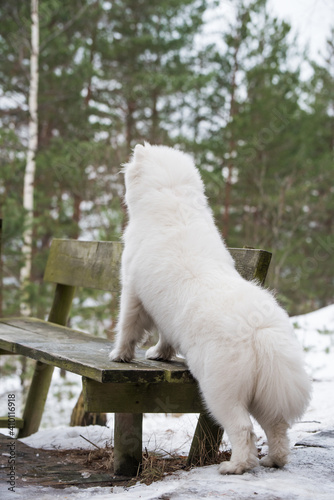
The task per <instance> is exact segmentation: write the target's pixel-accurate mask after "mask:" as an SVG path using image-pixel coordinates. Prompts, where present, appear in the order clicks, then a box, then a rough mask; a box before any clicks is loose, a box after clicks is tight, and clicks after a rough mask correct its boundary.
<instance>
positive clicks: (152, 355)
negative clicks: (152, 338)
mask: <svg viewBox="0 0 334 500" xmlns="http://www.w3.org/2000/svg"><path fill="white" fill-rule="evenodd" d="M171 357H172V352H170V350H167V349H166V350H165V351H162V350H161V349H159V347H158V346H157V345H155V346H153V347H150V348H149V349H147V351H146V353H145V358H146V359H154V360H156V361H169V360H170V359H171Z"/></svg>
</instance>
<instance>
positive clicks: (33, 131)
mask: <svg viewBox="0 0 334 500" xmlns="http://www.w3.org/2000/svg"><path fill="white" fill-rule="evenodd" d="M38 57H39V18H38V0H31V55H30V88H29V138H28V153H27V164H26V169H25V174H24V187H23V208H24V209H25V211H26V216H25V228H24V232H23V247H22V254H23V258H24V265H23V267H22V269H21V272H20V282H21V287H22V290H23V300H22V302H21V313H22V314H23V315H27V316H28V315H29V314H30V313H31V309H30V305H29V299H28V296H27V294H26V286H27V284H28V283H29V279H30V276H31V263H32V241H33V238H32V223H33V209H34V182H35V171H36V152H37V146H38Z"/></svg>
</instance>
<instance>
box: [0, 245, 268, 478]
mask: <svg viewBox="0 0 334 500" xmlns="http://www.w3.org/2000/svg"><path fill="white" fill-rule="evenodd" d="M230 252H231V254H232V255H233V257H234V259H235V261H236V266H237V268H238V270H239V272H240V273H241V274H242V275H243V276H244V277H245V278H246V279H249V280H250V279H257V280H259V281H260V282H261V283H262V284H263V283H264V280H265V277H266V274H267V270H268V267H269V264H270V259H271V254H270V253H269V252H266V251H263V250H254V249H248V248H244V249H231V250H230ZM121 253H122V246H121V243H119V242H86V241H77V240H61V239H55V240H53V242H52V244H51V248H50V254H49V258H48V261H47V265H46V269H45V275H44V279H45V280H46V281H49V282H53V283H55V284H56V288H55V293H54V299H53V304H52V308H51V311H50V314H49V317H48V321H43V320H41V319H37V318H26V317H19V318H2V319H0V353H1V354H20V355H23V356H28V357H29V358H33V359H35V360H36V367H35V372H34V376H33V379H32V381H31V385H30V389H29V393H28V396H27V401H26V406H25V409H24V413H23V419H18V421H17V422H18V424H19V425H17V427H19V432H18V437H25V436H29V435H30V434H32V433H34V432H37V430H38V428H39V425H40V421H41V418H42V414H43V409H44V404H45V401H46V398H47V394H48V390H49V386H50V382H51V377H52V373H53V370H54V367H55V366H57V367H60V368H63V369H65V370H68V371H71V372H73V373H77V374H79V375H81V376H82V384H83V397H84V403H85V410H86V411H90V412H112V413H115V427H114V473H115V474H118V475H124V476H133V475H135V474H136V473H137V470H138V465H139V464H140V463H141V460H142V415H143V413H150V412H153V413H172V412H173V413H199V414H200V417H199V420H198V424H197V428H196V430H195V435H194V438H193V442H192V446H191V449H190V454H189V463H196V461H197V460H198V458H199V455H200V454H201V451H202V450H203V449H204V450H206V452H207V453H208V454H209V455H210V454H212V453H215V452H216V451H217V447H219V444H220V442H221V438H222V432H223V430H222V429H220V428H219V426H217V425H216V424H215V423H214V422H213V421H212V420H211V418H210V417H209V416H208V415H207V414H206V412H205V409H204V407H203V405H202V401H201V397H200V394H199V391H198V387H197V383H196V381H195V380H194V378H193V377H192V375H191V374H190V372H189V370H188V369H187V367H186V365H185V364H184V362H183V361H182V360H175V361H170V362H158V361H149V360H146V359H145V356H144V354H145V352H144V351H143V350H139V349H138V350H137V355H136V359H135V361H133V362H132V363H129V364H125V363H114V362H111V361H109V360H108V354H109V352H110V350H111V348H112V343H111V342H110V341H109V340H107V339H102V338H97V337H94V336H92V335H89V334H87V333H82V332H79V331H75V330H73V329H71V328H67V327H66V324H67V321H68V317H69V313H70V309H71V304H72V299H73V297H74V294H75V291H76V288H78V287H86V288H94V289H99V290H108V291H111V292H118V291H119V266H120V258H121ZM1 426H2V427H7V418H6V417H5V418H3V419H1Z"/></svg>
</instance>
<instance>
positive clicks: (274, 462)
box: [260, 455, 288, 469]
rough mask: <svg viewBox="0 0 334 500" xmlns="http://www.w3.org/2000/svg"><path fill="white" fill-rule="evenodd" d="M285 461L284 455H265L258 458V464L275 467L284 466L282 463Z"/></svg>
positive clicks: (284, 463)
mask: <svg viewBox="0 0 334 500" xmlns="http://www.w3.org/2000/svg"><path fill="white" fill-rule="evenodd" d="M287 463H288V458H287V457H286V456H283V457H279V458H278V457H276V458H273V457H270V456H269V455H267V456H266V457H263V458H261V460H260V465H262V466H263V467H275V468H276V469H277V468H279V467H284V465H286V464H287Z"/></svg>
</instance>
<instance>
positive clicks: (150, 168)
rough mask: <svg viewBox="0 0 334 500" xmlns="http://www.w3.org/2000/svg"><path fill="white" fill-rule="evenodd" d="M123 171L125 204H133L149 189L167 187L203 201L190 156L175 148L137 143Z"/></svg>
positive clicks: (198, 176) (196, 171)
mask: <svg viewBox="0 0 334 500" xmlns="http://www.w3.org/2000/svg"><path fill="white" fill-rule="evenodd" d="M123 171H124V173H125V188H126V196H125V201H126V204H127V206H128V208H131V207H134V205H135V204H136V202H137V201H139V200H140V199H141V198H142V197H143V196H146V195H149V193H151V194H153V193H152V191H155V192H157V191H160V192H163V191H165V192H166V190H172V191H174V192H175V193H179V194H180V195H182V194H183V195H184V196H189V195H190V196H192V197H193V198H194V199H196V200H197V202H198V203H200V204H203V203H206V198H205V195H204V185H203V182H202V179H201V176H200V174H199V171H198V170H197V168H196V167H195V164H194V161H193V159H192V158H191V157H190V156H189V155H187V154H185V153H183V152H181V151H178V150H177V149H173V148H170V147H167V146H152V145H150V144H148V143H145V145H144V146H142V145H141V144H137V146H136V147H135V148H134V152H133V156H132V158H131V160H130V162H129V163H127V164H125V165H124V168H123Z"/></svg>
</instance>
